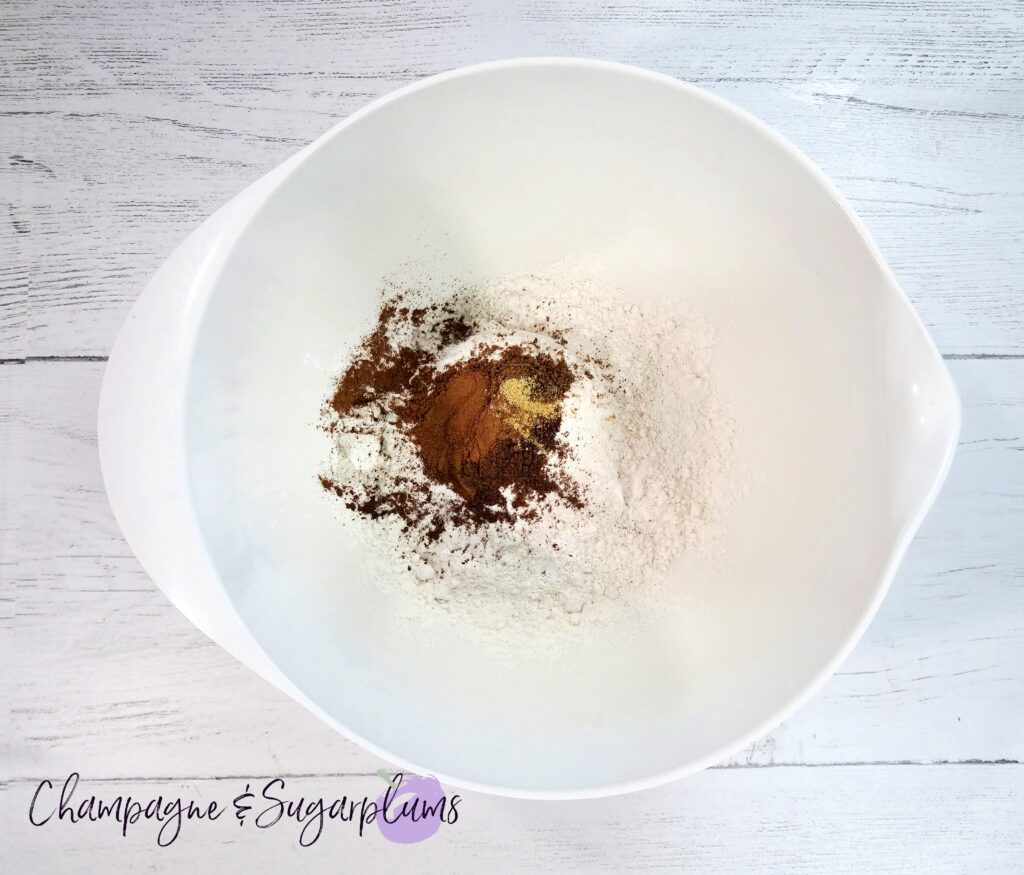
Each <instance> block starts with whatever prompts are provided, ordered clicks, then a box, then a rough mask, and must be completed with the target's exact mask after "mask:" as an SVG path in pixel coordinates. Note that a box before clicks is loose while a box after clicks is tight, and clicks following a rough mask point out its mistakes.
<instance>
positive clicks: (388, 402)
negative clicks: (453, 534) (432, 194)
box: [321, 296, 579, 538]
mask: <svg viewBox="0 0 1024 875" xmlns="http://www.w3.org/2000/svg"><path fill="white" fill-rule="evenodd" d="M403 323H407V324H408V325H412V326H415V328H416V331H414V332H411V333H408V332H407V335H409V336H414V337H416V338H417V342H416V343H405V344H402V343H396V342H395V341H393V340H392V337H393V336H395V335H396V334H401V332H399V331H396V328H398V327H401V325H402V324H403ZM475 330H476V325H475V324H474V322H473V320H472V319H471V318H469V317H467V316H466V315H465V314H462V313H460V312H459V311H458V308H457V307H456V306H454V305H452V306H448V307H441V308H437V307H436V306H435V307H433V308H430V309H429V310H428V309H424V308H420V309H409V308H407V307H403V306H402V305H401V297H400V296H399V297H398V298H397V299H393V300H392V301H390V302H388V303H386V304H385V305H384V306H383V307H382V308H381V312H380V314H379V317H378V321H377V325H376V327H375V328H374V330H373V331H372V332H371V333H370V334H369V335H367V337H366V338H365V339H364V340H363V342H362V344H361V345H360V348H359V351H358V353H357V355H356V356H355V358H354V359H353V361H352V362H351V363H350V365H349V366H348V367H347V368H346V370H345V372H344V373H343V374H342V375H341V376H340V377H339V379H338V381H337V383H336V385H335V389H334V392H333V394H332V396H331V399H330V402H329V406H328V409H327V410H326V412H325V413H326V416H327V420H328V421H327V428H328V429H329V430H331V431H335V430H336V429H338V428H341V429H344V428H346V427H347V426H346V417H348V416H349V414H352V413H353V412H354V411H356V410H357V409H358V408H361V407H365V406H366V405H370V404H378V405H379V415H382V416H385V415H393V416H395V417H396V418H397V420H398V422H399V424H400V426H401V428H402V430H403V432H404V433H405V434H406V435H407V436H408V438H409V439H410V440H411V441H412V442H413V444H414V446H415V448H416V451H417V454H418V457H419V461H420V463H421V465H422V472H423V474H425V475H426V477H427V478H429V480H430V481H432V482H434V483H437V484H441V485H444V486H446V487H448V488H449V489H451V490H452V491H453V492H454V493H455V494H456V495H457V496H459V498H461V499H462V502H461V504H460V505H459V508H458V512H456V513H451V512H448V513H442V512H440V511H439V510H438V508H437V506H436V502H435V501H434V500H433V496H432V494H431V491H430V489H429V488H426V487H424V486H423V485H422V483H419V484H417V483H416V482H415V479H414V478H412V477H410V479H409V480H408V481H407V482H404V483H402V484H392V485H391V486H389V487H384V486H381V487H379V488H376V489H375V490H371V491H366V490H365V489H364V490H363V491H362V492H358V491H357V490H355V489H354V488H353V487H352V486H351V485H349V484H347V483H344V482H337V481H335V480H334V479H333V478H331V477H327V476H322V477H321V484H322V485H323V487H324V488H325V489H328V490H330V491H332V492H334V493H336V494H337V495H339V496H340V497H341V498H342V499H343V500H345V502H346V504H347V506H348V507H349V508H350V509H352V510H354V511H356V512H358V513H361V514H363V515H366V516H370V517H372V518H379V517H381V516H385V515H394V516H397V517H399V518H401V519H403V520H404V521H405V522H406V523H407V524H408V525H423V524H424V523H425V521H426V522H428V523H429V532H428V534H429V535H430V536H431V537H432V538H436V537H438V536H439V535H440V533H441V532H442V531H443V530H444V528H446V527H447V526H448V525H479V524H481V523H488V522H498V521H513V520H514V519H516V518H517V517H521V516H528V515H529V513H530V505H531V503H535V502H536V500H539V499H543V498H545V497H546V496H554V497H556V498H559V499H562V500H564V501H567V502H569V503H570V504H574V505H577V506H578V505H579V498H578V496H577V495H576V492H575V489H574V488H573V486H572V484H571V483H570V482H568V480H567V478H565V477H559V476H558V475H557V461H558V458H559V456H560V454H561V453H562V452H563V450H562V448H561V447H560V445H559V442H558V432H559V428H560V426H561V418H562V402H563V400H564V398H565V396H566V393H567V392H568V390H569V388H570V386H571V385H572V382H573V373H572V370H571V369H570V368H569V366H568V365H567V364H566V362H565V360H564V359H563V358H562V357H561V355H560V354H556V355H552V354H549V353H543V352H540V351H539V350H537V349H534V348H531V347H528V346H526V345H522V344H520V345H514V346H509V347H501V348H499V347H496V346H493V345H492V346H490V347H484V346H480V347H477V348H476V349H474V350H472V352H471V353H470V354H469V355H468V357H464V358H462V359H461V360H459V361H457V362H456V363H455V364H452V365H449V366H448V367H444V368H441V367H439V366H438V359H439V358H440V357H441V356H442V355H443V354H444V352H445V350H446V349H448V348H450V347H451V346H452V345H453V344H456V343H461V342H463V341H465V340H466V339H467V338H469V337H471V335H472V334H473V332H474V331H475ZM368 409H372V408H368ZM411 473H412V472H410V474H411ZM395 487H399V488H395Z"/></svg>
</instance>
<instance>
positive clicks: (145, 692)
mask: <svg viewBox="0 0 1024 875" xmlns="http://www.w3.org/2000/svg"><path fill="white" fill-rule="evenodd" d="M953 366H954V376H955V378H956V379H957V382H958V384H959V386H960V389H961V392H962V393H963V397H964V403H965V426H964V432H963V437H962V445H961V447H960V450H959V454H958V456H957V459H956V462H955V464H954V467H953V471H952V473H951V475H950V479H949V482H948V483H947V486H946V488H945V489H944V491H943V493H942V495H941V496H940V498H939V500H938V504H937V505H936V507H935V508H934V510H933V511H932V513H931V514H930V516H929V517H928V519H927V520H926V522H925V524H924V527H923V528H922V530H921V532H920V533H919V535H918V537H917V538H916V539H915V541H914V544H913V546H912V547H911V550H910V553H909V555H908V556H907V559H906V561H905V563H904V565H903V566H902V568H901V570H900V573H899V575H898V577H897V579H896V582H895V584H894V586H893V588H892V591H891V592H890V594H889V596H888V597H887V599H886V601H885V603H884V604H883V607H882V610H881V612H880V614H879V615H878V617H877V618H876V619H875V621H874V623H873V624H872V625H871V627H870V629H869V630H868V633H867V635H866V636H865V638H864V640H863V641H862V642H861V643H860V645H859V646H858V647H857V649H856V650H855V652H854V654H853V655H852V656H851V657H850V658H849V659H848V660H847V662H846V663H845V665H843V667H842V668H841V669H840V671H839V673H838V674H837V675H836V676H835V677H834V678H833V679H832V680H831V681H830V682H829V683H828V684H827V686H826V687H825V689H824V690H823V691H822V692H821V693H819V695H818V696H817V697H816V698H815V699H814V700H813V701H812V702H811V704H809V705H808V706H807V707H805V708H804V709H802V710H801V711H800V712H799V713H798V714H797V715H795V716H794V717H793V718H792V719H791V720H789V721H788V722H787V723H786V724H785V725H783V726H782V727H780V728H779V729H778V730H777V731H776V732H774V733H773V734H772V735H771V736H769V737H768V738H765V739H763V740H761V741H759V742H757V743H756V744H754V745H753V746H751V747H750V748H749V749H747V750H746V751H743V752H742V753H741V754H740V755H738V756H737V757H735V758H734V759H733V760H732V765H752V766H759V765H780V764H800V765H807V764H823V763H849V762H892V761H896V762H902V761H912V762H963V761H971V760H983V761H1003V760H1014V761H1016V760H1022V759H1024V687H1022V685H1021V683H1020V678H1021V676H1022V675H1024V555H1022V551H1021V542H1020V532H1021V531H1024V478H1020V477H1018V478H1016V479H1014V478H1008V477H1007V472H1008V471H1011V470H1016V471H1018V472H1019V470H1020V461H1019V459H1020V458H1021V455H1020V454H1021V451H1022V450H1024V361H1022V360H1016V359H1015V360H1009V361H999V360H997V361H977V360H972V361H964V362H954V363H953ZM102 369H103V365H102V363H80V362H67V363H64V362H41V363H29V364H25V365H20V366H6V367H3V368H0V379H2V380H3V381H4V382H6V383H7V387H8V388H7V395H8V397H9V398H10V399H11V400H10V402H9V407H10V409H9V411H8V413H7V414H6V415H5V418H6V420H7V421H8V422H13V426H14V427H13V430H12V434H13V458H15V459H17V460H18V462H17V465H16V466H14V467H13V470H12V471H11V472H10V477H11V479H10V480H9V481H8V489H9V492H10V495H11V496H13V505H14V517H13V533H14V538H15V543H14V544H13V545H12V547H10V548H9V555H10V556H12V557H13V559H14V563H13V566H11V567H12V568H13V587H12V588H13V592H14V598H15V604H14V611H13V616H11V617H9V618H8V619H6V620H5V621H4V622H5V623H6V624H7V626H8V628H9V632H10V634H7V635H5V636H4V638H3V640H2V641H0V659H2V661H3V664H4V665H5V666H6V671H5V672H4V679H3V681H2V682H0V683H2V685H3V688H4V693H5V697H6V699H7V700H8V701H9V702H10V706H11V710H12V714H11V718H12V728H13V737H14V739H16V741H15V744H14V747H13V750H11V751H9V752H8V755H7V757H6V758H5V760H6V762H5V765H6V769H5V772H4V773H3V774H2V775H0V777H7V778H25V779H29V778H38V777H45V776H46V775H51V774H57V773H61V772H66V771H69V770H71V769H73V768H76V767H81V766H82V765H83V764H87V765H88V768H89V769H90V770H91V771H92V772H93V773H94V774H97V775H102V776H105V777H116V776H124V777H160V776H176V777H199V778H206V777H214V776H218V775H224V774H245V773H250V772H252V771H253V770H256V771H257V772H267V773H277V772H284V773H288V774H319V773H321V772H323V771H324V770H327V771H329V772H334V771H354V772H373V771H375V770H376V769H378V768H381V767H382V766H383V765H384V763H383V762H382V761H380V760H379V759H377V758H376V757H374V756H372V755H370V754H368V753H366V752H364V751H362V750H361V749H359V748H358V747H356V746H355V745H353V744H351V743H349V742H347V741H346V740H344V739H343V738H341V737H340V736H338V735H336V734H335V733H334V732H333V731H332V730H330V729H329V728H328V727H327V726H325V725H323V724H321V723H320V722H319V721H318V720H317V719H316V718H315V717H313V716H312V715H311V714H309V713H308V712H306V711H305V710H304V709H302V708H301V707H300V706H298V705H296V704H295V703H293V702H292V701H291V700H290V699H288V698H287V697H286V696H285V695H284V694H282V693H280V692H279V691H278V690H276V689H274V688H272V687H270V686H269V685H267V684H265V683H264V682H263V681H261V680H259V679H258V678H257V677H256V676H255V675H253V674H252V673H251V672H249V670H248V669H246V668H244V667H242V666H241V665H239V664H238V663H236V662H235V661H234V660H233V659H232V658H231V657H230V656H228V655H227V654H226V653H224V652H223V651H222V650H220V649H219V648H218V647H216V646H215V645H213V644H212V643H210V642H209V641H208V640H207V639H206V638H204V637H203V636H202V635H201V634H200V633H199V632H198V631H197V630H195V629H194V628H193V627H192V626H191V625H190V624H189V623H188V621H187V620H185V619H184V617H182V616H181V615H180V614H179V613H178V612H177V611H176V610H175V609H174V608H173V607H172V606H171V605H170V604H169V603H167V601H166V600H165V599H164V597H163V595H162V594H161V593H160V592H159V591H158V590H157V589H156V588H155V587H154V585H153V584H152V583H151V582H150V581H149V579H148V578H147V577H146V575H145V573H144V572H143V571H142V569H141V568H140V567H139V565H138V563H137V562H136V560H135V559H134V558H133V557H132V555H131V552H130V550H129V548H128V547H127V545H126V544H125V543H124V541H123V539H122V538H121V536H120V534H119V532H118V529H117V525H116V523H115V522H114V520H113V518H112V515H111V513H110V510H109V507H108V505H107V502H106V498H105V496H104V493H103V486H102V483H101V480H100V474H99V466H98V459H97V455H96V444H95V430H94V417H95V409H96V402H97V397H98V392H99V385H100V379H101V375H102ZM1014 466H1015V467H1014Z"/></svg>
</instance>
